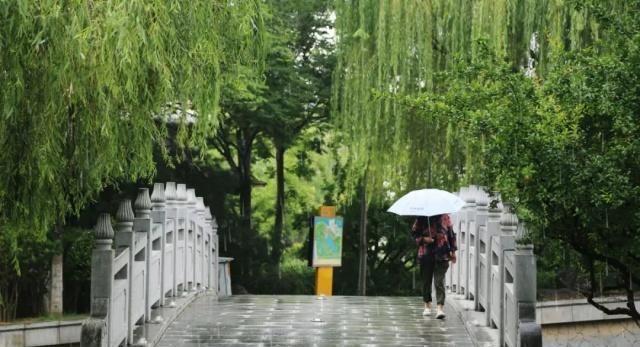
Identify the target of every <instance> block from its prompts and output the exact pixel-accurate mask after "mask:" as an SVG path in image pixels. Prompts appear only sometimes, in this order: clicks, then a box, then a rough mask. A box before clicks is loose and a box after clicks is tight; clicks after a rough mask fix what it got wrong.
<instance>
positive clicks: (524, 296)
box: [510, 244, 542, 347]
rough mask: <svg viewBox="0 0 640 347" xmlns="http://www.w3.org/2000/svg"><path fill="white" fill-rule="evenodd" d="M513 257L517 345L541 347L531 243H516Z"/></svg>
mask: <svg viewBox="0 0 640 347" xmlns="http://www.w3.org/2000/svg"><path fill="white" fill-rule="evenodd" d="M514 258H515V271H514V272H515V273H514V275H515V276H514V277H515V278H514V287H515V296H516V301H517V306H516V309H517V314H516V317H518V319H517V322H516V324H518V326H517V328H516V331H517V346H518V347H541V346H542V329H541V328H540V325H539V324H537V323H536V259H535V255H534V254H533V245H530V244H529V245H516V250H515V252H514ZM510 323H511V322H510Z"/></svg>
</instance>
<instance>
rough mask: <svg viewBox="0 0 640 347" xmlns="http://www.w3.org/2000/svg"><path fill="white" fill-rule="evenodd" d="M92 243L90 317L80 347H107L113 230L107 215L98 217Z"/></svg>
mask: <svg viewBox="0 0 640 347" xmlns="http://www.w3.org/2000/svg"><path fill="white" fill-rule="evenodd" d="M95 234H96V243H95V248H94V249H93V251H92V253H91V318H89V319H87V320H86V321H85V322H84V323H83V324H82V333H81V337H80V345H81V346H83V347H94V346H95V347H98V346H100V347H102V346H109V345H110V344H109V327H108V325H107V322H108V320H109V306H110V303H111V292H112V290H111V289H112V286H113V275H114V274H113V258H114V255H115V252H114V251H113V249H112V248H111V244H112V243H113V237H114V233H113V228H112V227H111V216H110V215H109V214H108V213H102V214H100V217H98V223H97V225H96V227H95Z"/></svg>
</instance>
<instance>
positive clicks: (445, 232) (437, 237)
mask: <svg viewBox="0 0 640 347" xmlns="http://www.w3.org/2000/svg"><path fill="white" fill-rule="evenodd" d="M411 234H412V236H413V238H414V239H415V240H416V244H417V245H418V262H419V264H420V273H421V275H422V300H423V301H424V311H423V312H422V315H424V316H428V315H431V302H432V295H431V284H432V283H433V284H434V285H435V288H436V303H437V309H436V318H438V319H442V318H444V317H445V314H444V299H445V288H444V275H445V274H446V273H447V270H448V269H449V261H451V262H453V263H455V261H456V256H455V252H456V250H457V247H456V237H455V234H454V233H453V228H452V227H451V222H450V219H449V215H446V214H444V215H436V216H431V217H418V218H417V219H416V221H415V222H414V223H413V228H412V231H411Z"/></svg>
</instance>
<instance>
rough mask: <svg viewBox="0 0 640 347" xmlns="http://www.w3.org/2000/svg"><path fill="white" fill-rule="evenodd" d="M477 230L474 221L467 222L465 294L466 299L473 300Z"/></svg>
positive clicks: (474, 294) (474, 292)
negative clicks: (466, 293) (467, 248)
mask: <svg viewBox="0 0 640 347" xmlns="http://www.w3.org/2000/svg"><path fill="white" fill-rule="evenodd" d="M477 239H478V237H477V230H476V223H475V221H470V222H469V267H468V269H467V274H468V282H467V285H468V286H469V290H468V292H469V295H467V298H468V299H471V300H473V299H474V298H475V296H476V295H477V293H476V272H477V271H476V266H477V265H478V264H477V255H478V253H477V250H476V241H477Z"/></svg>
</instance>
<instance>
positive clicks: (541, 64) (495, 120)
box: [336, 1, 640, 319]
mask: <svg viewBox="0 0 640 347" xmlns="http://www.w3.org/2000/svg"><path fill="white" fill-rule="evenodd" d="M408 3H413V2H400V3H396V2H389V4H390V6H391V5H393V4H396V5H397V6H398V7H396V8H395V11H394V12H393V13H395V15H396V16H400V18H404V17H402V16H403V14H404V13H405V11H406V7H405V6H411V5H408ZM435 3H437V2H432V3H431V4H435ZM445 3H447V2H445ZM479 3H480V4H482V3H483V2H482V1H481V2H479ZM532 3H537V4H539V5H540V7H539V8H537V9H536V11H532V12H526V11H525V12H526V13H527V14H526V15H525V13H524V12H519V11H520V10H519V9H520V7H521V6H524V8H527V6H529V5H531V4H532ZM560 3H561V2H560ZM400 4H401V5H400ZM502 4H503V3H502V2H495V3H494V4H493V6H492V7H491V8H483V10H480V11H477V12H476V10H478V8H477V7H474V8H473V11H472V13H471V15H472V18H473V20H471V21H470V22H471V23H484V24H482V25H485V24H486V25H488V27H486V28H485V27H483V30H481V31H480V35H478V36H476V35H475V34H474V33H475V27H474V24H471V28H470V30H471V36H468V37H469V38H470V40H469V41H466V42H467V44H465V45H462V46H460V47H459V48H457V49H451V50H450V51H448V53H447V55H448V59H447V64H446V65H444V66H431V67H429V66H427V67H425V68H426V69H430V70H431V71H432V72H433V74H432V75H431V78H432V79H431V80H425V81H426V85H427V86H431V87H430V88H429V87H427V88H425V90H423V91H419V92H415V91H412V90H402V88H400V89H399V90H395V89H394V88H391V87H389V86H392V84H393V83H394V76H393V75H391V76H390V77H391V78H386V79H383V81H384V82H383V83H382V84H379V83H378V84H377V85H373V84H372V83H367V82H362V81H361V80H360V82H357V83H364V86H362V85H360V86H359V87H358V88H360V90H362V89H363V88H368V89H373V90H372V91H370V92H369V93H364V94H360V95H358V98H359V99H358V102H359V103H361V104H362V105H364V106H362V107H363V108H359V109H358V108H357V109H348V108H346V107H345V108H343V109H338V110H337V115H338V116H339V117H342V118H344V119H346V120H348V121H349V123H348V124H349V125H350V128H349V129H348V131H351V133H352V134H353V135H351V136H350V137H349V136H347V139H351V141H357V140H358V139H360V138H361V137H362V136H363V134H369V133H372V132H373V133H375V132H376V131H382V130H383V129H384V131H385V132H386V135H385V137H380V136H377V137H375V138H370V137H366V138H367V139H368V141H369V144H368V145H367V146H369V147H368V148H366V152H365V153H366V155H368V156H369V157H370V158H373V157H376V158H380V157H383V158H385V159H384V160H383V162H385V165H387V166H386V168H383V169H382V171H380V169H378V167H377V165H376V164H375V163H376V161H377V160H378V159H375V160H371V159H367V160H368V162H369V165H371V166H370V167H369V170H370V171H369V175H368V176H367V177H373V179H374V182H373V183H374V184H375V185H374V189H376V190H377V189H380V187H379V186H381V184H380V182H376V179H375V177H376V175H381V176H380V177H381V179H382V180H383V181H389V182H392V183H393V181H391V177H394V176H393V173H387V171H384V170H385V169H386V170H395V171H396V172H399V173H400V175H399V182H400V185H399V188H398V189H399V190H403V188H404V189H414V188H416V187H417V186H422V185H427V186H438V187H445V188H447V187H450V188H453V189H457V187H456V186H455V184H456V182H460V181H462V182H465V181H466V182H473V183H477V184H482V185H485V186H487V187H488V189H489V190H491V191H493V190H499V191H501V192H502V194H503V197H504V198H505V199H507V200H509V201H513V202H514V203H515V204H516V207H517V211H518V213H519V216H520V217H521V219H522V220H523V221H524V222H525V223H526V225H527V227H528V229H529V231H530V233H529V236H528V237H529V238H530V239H532V240H533V241H534V242H536V243H537V244H538V246H539V248H538V251H539V252H540V251H542V252H544V253H542V254H543V255H545V254H546V255H548V256H549V259H548V260H547V259H545V257H544V256H543V257H541V264H542V266H541V269H542V271H541V273H542V274H543V276H544V274H545V273H546V271H549V270H552V268H550V267H548V266H549V265H551V266H556V267H557V266H558V254H559V252H561V253H564V251H562V248H566V249H567V252H566V253H568V254H569V253H570V254H578V255H579V258H577V259H576V258H574V261H577V263H575V262H574V263H573V265H574V275H577V276H579V277H580V276H584V277H583V278H582V280H580V281H573V285H574V286H575V287H574V288H573V289H576V290H578V291H579V292H581V293H582V294H584V295H585V296H586V297H587V299H588V301H589V302H590V303H592V304H593V305H595V306H596V307H598V308H599V309H601V310H603V311H605V312H607V313H623V314H627V315H629V316H632V317H633V318H635V319H639V318H640V315H639V314H638V312H637V311H636V309H635V306H634V294H633V287H634V282H635V284H636V286H637V283H638V282H639V281H638V280H639V278H638V276H637V274H638V272H639V271H640V262H638V258H637V257H636V254H637V252H638V250H640V244H639V243H638V230H640V216H639V215H638V213H637V211H638V210H639V208H640V200H638V191H639V189H640V176H638V172H640V165H639V163H640V162H639V161H638V158H640V146H639V144H640V143H639V142H638V138H639V136H640V133H639V127H638V124H639V122H638V109H640V98H639V95H640V93H639V90H638V83H639V82H640V81H639V80H638V79H639V78H640V70H638V65H637V62H638V61H639V59H640V58H639V56H638V52H640V31H639V29H640V27H639V25H638V23H640V20H639V19H640V18H638V13H640V11H639V10H640V3H639V2H637V1H608V2H606V3H605V2H596V1H592V2H581V3H577V2H567V3H564V4H561V5H562V11H560V13H561V16H564V17H562V30H558V22H557V21H558V18H557V17H555V16H557V15H558V12H549V11H551V9H553V8H554V7H555V6H556V5H558V2H556V3H555V4H554V3H551V2H548V3H547V2H529V1H515V2H509V4H510V5H509V6H507V5H506V2H505V3H504V4H505V6H506V7H502ZM425 6H426V5H425ZM514 6H515V7H514ZM365 8H366V9H370V7H369V6H365ZM426 8H430V7H429V6H426ZM501 9H506V12H504V13H503V14H506V15H505V16H502V17H498V16H497V15H498V14H499V12H500V11H501ZM487 11H488V12H487ZM496 11H497V12H496ZM463 12H464V11H463ZM377 13H378V15H379V16H380V18H382V16H384V15H387V14H388V12H386V11H383V7H381V8H380V9H379V10H378V12H377ZM488 13H490V14H491V15H489V14H488ZM531 13H533V18H534V19H533V21H532V22H530V20H532V19H531V18H530V17H531ZM347 14H348V11H347ZM492 15H495V16H496V18H500V19H501V20H502V19H504V20H505V22H501V21H500V20H488V19H489V18H491V16H492ZM536 16H539V17H538V19H537V20H536V19H535V17H536ZM392 17H393V15H392ZM458 17H459V18H458ZM436 18H439V17H438V16H437V15H436ZM447 18H449V19H450V21H451V22H453V23H456V22H457V21H466V20H467V18H466V17H464V16H453V17H447ZM540 19H543V20H540ZM477 21H478V22H477ZM352 22H355V21H352ZM434 22H435V23H438V21H437V19H435V20H434ZM377 23H378V24H377V25H375V26H373V32H374V33H376V35H380V33H389V32H394V31H396V30H407V29H406V26H398V25H397V24H394V22H389V23H387V22H384V23H381V22H380V20H378V22H377ZM461 25H462V24H461ZM464 25H467V24H464ZM464 25H463V26H464ZM531 25H533V26H531ZM436 27H437V26H436ZM359 28H363V27H362V26H360V27H359ZM485 29H486V30H485ZM351 30H352V31H347V32H346V33H343V34H342V35H343V36H346V39H345V40H351V38H350V37H349V35H353V36H354V37H356V36H357V37H358V39H359V40H361V39H362V38H363V37H364V38H367V39H369V38H368V36H366V35H362V34H361V33H359V32H358V31H359V30H360V29H358V31H356V30H355V29H353V28H352V29H351ZM364 30H365V32H371V29H369V31H367V29H364ZM457 30H458V29H456V25H454V26H453V27H452V31H449V32H447V34H448V35H450V38H455V37H457V34H458V33H459V31H457ZM463 31H464V30H463ZM532 32H537V33H539V35H537V36H535V37H534V40H533V41H532V44H531V45H530V46H529V43H528V42H527V40H525V38H526V36H523V35H525V34H526V33H532ZM409 34H410V33H409ZM513 35H515V36H513ZM463 36H464V35H463ZM369 40H371V39H369ZM345 44H346V46H347V48H346V49H347V51H346V52H347V53H343V54H344V55H341V57H342V59H343V60H344V61H346V62H347V63H349V64H353V65H356V66H359V67H360V68H361V67H362V66H363V65H361V64H362V61H363V60H362V59H363V57H362V56H360V57H358V54H360V55H363V54H362V53H361V52H358V53H356V54H355V56H353V55H350V54H349V53H348V52H350V51H348V49H350V48H353V47H356V48H357V47H358V45H362V43H354V44H350V42H346V43H345ZM537 44H539V45H537ZM527 46H528V47H527ZM367 47H370V48H368V49H369V51H368V52H367V54H366V55H367V56H375V55H376V54H385V55H388V54H389V52H380V49H379V47H377V46H367ZM371 47H373V48H371ZM434 47H436V45H434V46H432V49H433V48H434ZM408 48H409V49H410V48H413V47H411V46H409V47H408ZM392 50H393V51H394V52H398V54H401V55H402V54H404V56H405V57H406V56H411V55H410V54H408V55H407V54H406V52H407V47H400V49H399V50H397V49H395V48H393V49H392ZM343 64H344V63H343ZM373 64H374V66H375V61H374V62H373ZM349 68H351V67H349ZM405 68H406V67H405ZM413 68H418V69H420V68H421V65H419V64H418V65H415V64H414V65H413ZM406 69H409V68H406ZM409 71H411V70H409ZM341 72H342V73H348V71H347V70H346V69H344V70H342V71H337V72H336V73H341ZM405 76H406V75H404V74H397V75H396V76H395V80H396V81H401V80H402V79H404V78H405ZM353 78H354V80H358V79H361V78H362V76H361V75H360V74H356V75H354V77H353ZM354 83H356V82H354ZM339 87H342V88H350V87H349V86H339ZM388 87H389V88H388ZM365 90H366V89H365ZM347 91H348V90H341V91H340V92H343V94H339V95H340V97H342V98H345V99H343V100H344V101H343V102H350V99H348V98H347V96H345V95H347ZM378 105H382V106H378ZM384 105H394V106H395V107H397V109H396V111H395V112H391V113H385V112H382V111H380V109H381V108H380V107H384ZM365 107H366V108H365ZM372 110H373V111H372ZM371 112H374V113H373V114H374V115H377V113H375V112H382V113H380V114H381V115H382V116H381V117H375V116H372V114H371ZM354 117H355V118H354ZM357 117H360V118H366V120H364V121H361V122H354V119H357ZM344 119H340V120H339V122H341V123H342V122H343V121H344ZM405 129H420V130H419V131H420V132H421V134H420V135H415V134H411V133H408V132H405V131H404V130H405ZM434 138H435V140H434ZM378 142H379V143H378ZM349 143H350V142H349ZM414 146H415V147H416V148H419V149H414ZM396 151H399V152H404V153H406V154H405V156H404V157H403V156H402V155H401V154H400V155H396ZM425 151H426V152H427V153H428V154H429V155H428V156H423V155H422V154H421V153H423V152H425ZM353 160H358V158H355V159H353ZM360 160H361V158H360ZM416 161H417V163H416ZM390 162H391V163H393V164H392V165H389V163H390ZM412 167H416V169H417V170H416V171H415V173H414V171H412V170H411V169H407V168H412ZM355 174H356V175H357V174H359V173H358V172H355ZM425 175H426V177H425ZM451 178H453V179H451ZM370 183H371V182H370ZM377 185H379V186H377ZM378 196H379V197H382V198H383V197H384V196H383V195H382V196H381V195H378ZM545 238H550V239H552V240H554V241H558V242H546V240H545ZM558 247H559V248H558ZM563 260H564V261H567V259H566V257H565V259H563ZM607 268H608V269H612V270H614V271H615V274H613V275H612V276H609V277H608V278H607V281H606V282H607V285H606V286H603V285H602V282H601V281H600V280H599V277H600V275H601V271H602V270H606V269H607ZM554 270H556V271H557V268H556V269H554ZM546 282H547V283H549V280H547V281H546ZM609 289H617V290H619V289H621V290H623V291H624V293H626V296H627V301H628V302H627V306H626V307H619V308H616V309H613V310H610V309H607V308H605V307H603V306H601V305H599V304H598V303H597V300H594V297H595V296H596V295H600V294H602V293H603V291H605V292H606V291H607V290H609Z"/></svg>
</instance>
